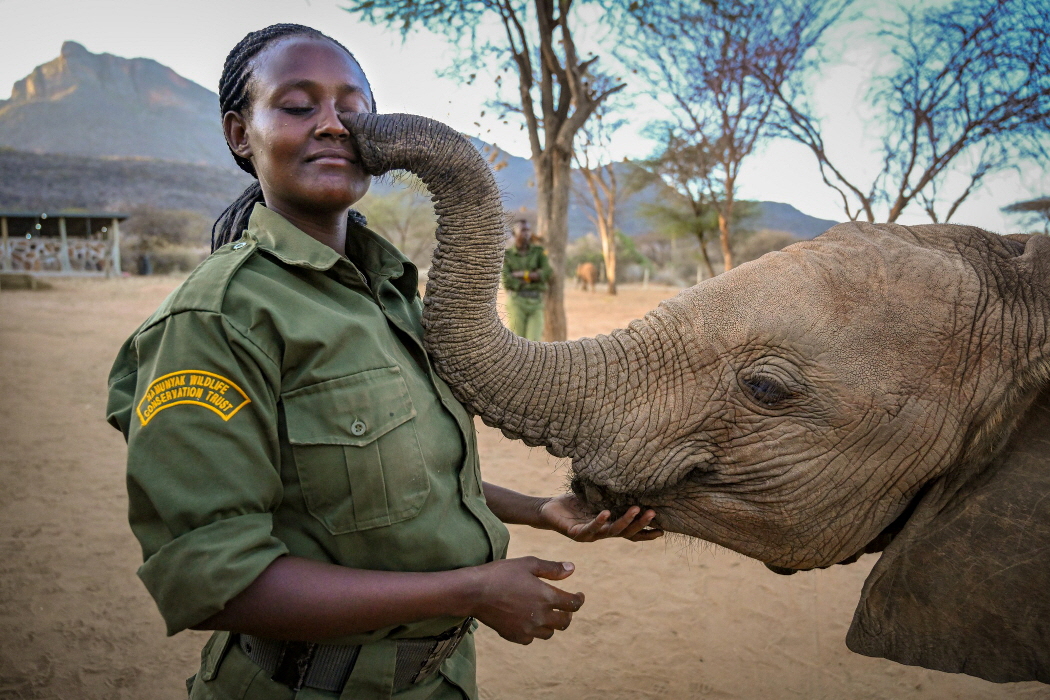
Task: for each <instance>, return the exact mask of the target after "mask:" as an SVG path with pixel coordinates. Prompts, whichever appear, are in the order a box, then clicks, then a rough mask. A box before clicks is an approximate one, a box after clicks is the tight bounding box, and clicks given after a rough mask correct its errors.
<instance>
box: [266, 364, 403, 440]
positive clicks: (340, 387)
mask: <svg viewBox="0 0 1050 700" xmlns="http://www.w3.org/2000/svg"><path fill="white" fill-rule="evenodd" d="M281 400H282V401H283V402H284V411H285V417H286V419H287V421H288V440H289V442H291V443H292V444H293V445H354V446H357V447H360V446H361V445H367V444H368V443H370V442H372V441H374V440H376V439H378V438H379V437H381V436H383V435H385V434H387V433H389V432H390V431H391V430H393V429H394V428H396V427H397V426H399V425H401V424H402V423H404V422H406V421H408V420H411V419H412V418H413V417H415V415H416V409H415V407H414V406H413V405H412V399H411V398H410V397H409V395H408V385H407V384H405V380H404V379H403V378H402V376H401V370H400V368H398V367H382V368H379V369H369V370H365V371H363V372H355V373H354V374H350V375H347V376H345V377H339V378H337V379H330V380H328V381H326V382H319V383H317V384H311V385H310V386H306V387H303V388H302V389H296V390H295V391H290V392H288V393H287V394H284V395H283V396H282V397H281Z"/></svg>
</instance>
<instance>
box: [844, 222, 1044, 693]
mask: <svg viewBox="0 0 1050 700" xmlns="http://www.w3.org/2000/svg"><path fill="white" fill-rule="evenodd" d="M1011 238H1013V239H1014V240H1016V241H1019V242H1026V243H1028V245H1026V246H1025V248H1026V250H1025V252H1024V254H1023V255H1021V256H1019V257H1018V258H1015V261H1016V262H1017V263H1018V264H1019V265H1022V266H1026V267H1027V272H1029V273H1031V274H1033V277H1031V278H1029V279H1031V280H1032V286H1030V287H1029V288H1028V290H1027V293H1029V294H1031V293H1034V294H1035V295H1037V296H1038V297H1040V298H1038V299H1036V300H1035V302H1036V303H1035V308H1034V309H1033V311H1036V314H1037V317H1039V320H1040V323H1036V324H1032V325H1031V326H1030V328H1031V329H1032V333H1033V335H1038V334H1039V333H1040V332H1044V331H1040V330H1038V328H1039V327H1040V326H1043V327H1045V326H1046V325H1047V322H1050V318H1046V319H1043V318H1041V316H1045V315H1046V314H1048V313H1050V311H1048V309H1050V290H1046V289H1040V286H1043V287H1045V286H1046V284H1047V282H1046V278H1045V276H1046V275H1047V273H1048V272H1050V270H1046V269H1045V268H1046V267H1048V266H1050V262H1048V261H1050V245H1048V244H1050V238H1048V237H1045V236H1032V237H1031V238H1032V240H1028V239H1027V237H1024V238H1022V237H1011ZM1035 239H1046V240H1035ZM1026 258H1027V260H1026ZM1029 340H1030V342H1033V343H1034V347H1033V350H1034V352H1035V355H1034V356H1032V357H1029V358H1028V360H1029V361H1030V362H1031V364H1030V365H1029V366H1028V368H1027V370H1028V371H1027V374H1028V375H1029V377H1030V379H1029V381H1028V382H1025V383H1026V384H1028V386H1029V387H1032V385H1033V384H1034V385H1035V389H1034V394H1033V393H1028V396H1029V397H1033V396H1034V398H1029V399H1028V400H1027V401H1025V402H1024V403H1022V408H1023V407H1024V405H1025V404H1027V409H1025V410H1023V411H1021V412H1019V413H1020V418H1019V419H1018V420H1017V421H1016V422H1015V423H1013V426H1011V427H1012V430H1011V431H1010V432H1009V437H1008V438H1007V439H1006V441H1005V444H1004V445H1003V447H1002V448H1001V449H1000V450H999V451H998V452H997V454H996V456H995V457H994V458H993V459H992V460H991V461H990V462H989V463H988V464H987V465H985V466H984V467H983V468H981V469H980V471H979V472H978V473H977V474H976V476H974V477H972V478H970V479H968V480H966V481H965V483H962V484H959V483H953V478H952V477H950V476H949V477H944V478H942V479H940V480H938V481H935V482H932V483H930V484H928V486H927V488H926V489H925V491H924V492H923V494H922V495H921V496H920V498H919V500H918V502H917V503H916V504H915V510H914V513H913V514H912V516H911V517H910V518H909V519H908V521H907V524H905V526H904V528H903V529H902V530H901V532H900V533H899V534H898V535H897V536H896V537H895V538H894V540H893V541H892V542H891V543H890V544H889V545H888V546H887V547H886V549H885V551H884V552H883V555H882V558H881V559H880V560H879V561H878V563H877V564H876V565H875V568H874V569H872V572H871V574H870V575H869V576H868V580H867V581H866V582H865V584H864V590H863V593H862V594H861V600H860V604H859V605H858V607H857V611H856V613H855V614H854V617H853V624H852V625H851V627H850V630H849V633H848V635H847V636H846V645H847V646H848V647H849V648H850V649H852V650H853V651H855V652H857V653H859V654H865V655H867V656H880V657H885V658H887V659H891V660H893V661H897V662H900V663H903V664H910V665H914V666H923V667H925V668H932V669H936V670H940V671H948V672H951V673H966V674H969V675H972V676H978V677H980V678H984V679H986V680H990V681H995V682H1009V681H1028V680H1037V681H1042V682H1043V683H1050V381H1048V379H1047V371H1046V367H1047V364H1048V355H1050V350H1048V348H1047V339H1046V338H1040V337H1030V338H1029Z"/></svg>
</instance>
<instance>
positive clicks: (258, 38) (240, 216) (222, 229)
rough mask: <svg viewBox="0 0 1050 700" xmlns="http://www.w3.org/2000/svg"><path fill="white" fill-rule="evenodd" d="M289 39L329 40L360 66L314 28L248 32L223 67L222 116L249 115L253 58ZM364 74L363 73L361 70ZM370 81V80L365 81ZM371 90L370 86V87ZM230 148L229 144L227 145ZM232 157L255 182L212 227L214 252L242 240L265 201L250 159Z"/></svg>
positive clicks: (281, 27)
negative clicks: (257, 204)
mask: <svg viewBox="0 0 1050 700" xmlns="http://www.w3.org/2000/svg"><path fill="white" fill-rule="evenodd" d="M290 36H306V37H312V38H316V39H324V40H326V41H330V42H332V43H333V44H335V45H336V46H338V47H339V48H341V49H342V50H343V51H346V53H347V55H348V56H349V57H350V60H352V61H353V62H354V63H358V61H357V59H356V58H355V57H354V54H352V53H350V50H349V49H347V48H346V47H345V46H343V45H342V44H341V43H339V42H338V41H336V40H335V39H333V38H332V37H330V36H328V35H327V34H325V33H323V32H319V31H317V30H316V29H314V28H313V27H307V26H305V25H302V24H271V25H270V26H269V27H266V28H264V29H260V30H258V31H254V32H249V33H248V34H247V35H246V36H245V37H244V38H243V39H241V40H240V42H238V43H237V45H236V46H234V47H233V50H232V51H230V53H229V55H228V56H226V63H225V64H224V65H223V67H222V77H221V78H219V115H220V116H224V115H225V114H226V113H227V112H231V111H232V112H240V113H241V114H247V112H248V110H249V108H250V107H251V91H250V87H251V81H252V76H253V68H254V66H253V64H252V59H254V58H255V57H256V56H258V55H259V53H260V52H261V51H262V50H263V49H265V48H266V47H267V46H269V45H270V44H272V43H273V42H275V41H278V40H279V39H284V38H285V37H290ZM360 65H361V64H360V63H358V67H360ZM362 72H363V71H362ZM365 80H366V81H367V80H368V79H367V78H365ZM369 91H371V85H369ZM375 111H376V103H375V97H373V98H372V112H373V113H374V112H375ZM226 146H227V148H229V144H228V143H227V144H226ZM230 154H231V155H233V160H234V161H235V162H236V163H237V165H238V167H240V169H241V170H243V171H244V172H246V173H248V174H249V175H251V176H252V177H253V178H255V182H253V183H252V184H250V185H248V188H247V189H245V190H244V192H242V193H241V195H240V196H239V197H238V198H237V199H235V200H234V201H233V203H232V204H230V206H228V207H226V209H225V211H223V212H222V214H220V215H219V218H218V219H216V220H215V223H214V224H213V225H212V227H211V249H212V252H215V251H216V250H218V249H219V248H221V247H222V246H224V245H226V244H227V243H229V242H231V241H235V240H237V239H238V238H240V237H241V234H242V233H243V232H244V230H245V229H246V228H248V218H249V217H250V216H251V213H252V209H253V208H254V207H255V205H256V203H261V202H262V201H263V194H262V188H261V187H260V186H259V179H258V175H256V173H255V167H254V166H253V165H252V162H251V161H250V160H248V159H247V158H242V157H241V156H239V155H237V154H236V153H234V152H233V149H232V148H230ZM349 216H350V217H351V218H352V219H354V220H355V221H358V220H361V219H363V217H362V216H361V215H360V214H359V213H358V212H356V211H353V210H351V211H350V214H349Z"/></svg>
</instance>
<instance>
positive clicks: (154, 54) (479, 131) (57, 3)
mask: <svg viewBox="0 0 1050 700" xmlns="http://www.w3.org/2000/svg"><path fill="white" fill-rule="evenodd" d="M868 2H869V3H870V4H869V6H868V7H869V9H870V8H872V7H882V6H885V4H884V3H878V0H868ZM340 4H341V3H340V0H90V1H85V0H0V25H2V26H4V27H6V28H8V31H6V32H5V34H4V41H3V42H0V94H3V95H5V96H6V95H7V94H8V93H9V90H10V86H12V85H13V84H14V82H15V81H16V80H19V79H21V78H23V77H24V76H26V75H27V74H28V73H30V72H31V71H32V70H33V68H34V67H36V66H37V65H40V64H42V63H46V62H48V61H50V60H52V59H54V58H55V57H56V56H58V53H59V48H60V47H61V45H62V42H63V41H65V40H73V41H77V42H79V43H81V44H83V45H84V46H85V47H87V49H88V50H90V51H92V52H94V53H103V52H105V53H112V54H115V55H118V56H123V57H126V58H132V57H139V56H143V57H147V58H152V59H154V60H156V61H159V62H160V63H162V64H164V65H166V66H169V67H170V68H172V69H174V70H175V71H176V72H177V73H179V74H180V75H183V76H185V77H187V78H189V79H191V80H193V81H195V82H197V83H200V84H201V85H203V86H205V87H207V88H208V89H210V90H212V91H215V90H217V86H218V80H219V74H220V73H221V70H222V64H223V61H224V60H225V58H226V54H227V53H228V52H229V50H230V49H231V48H232V47H233V46H234V45H235V44H236V43H237V42H238V41H240V39H241V38H242V37H243V36H244V35H245V34H246V33H248V32H249V31H252V30H254V29H259V28H261V27H264V26H266V25H269V24H272V23H275V22H295V23H299V24H306V25H309V26H312V27H315V28H317V29H320V30H321V31H323V32H325V33H326V34H329V35H331V36H332V37H334V38H336V39H338V40H339V41H341V42H342V43H343V44H344V45H346V46H347V47H348V48H350V50H351V51H353V52H354V54H355V55H356V56H357V58H358V60H359V61H360V63H361V65H362V67H363V68H364V70H365V73H366V74H367V75H368V77H369V80H370V82H371V83H372V86H373V89H374V92H375V94H376V99H377V102H378V104H379V107H380V110H381V111H384V112H410V113H415V114H423V115H426V116H428V117H432V118H435V119H439V120H441V121H444V122H446V123H448V124H450V125H452V126H453V127H455V128H457V129H458V130H460V131H462V132H464V133H467V134H469V135H472V136H478V137H480V138H482V139H483V140H485V141H488V142H490V143H496V144H497V145H498V146H500V148H502V149H504V150H505V151H507V152H509V153H512V154H514V155H519V156H523V157H528V155H529V149H528V142H527V138H526V136H525V132H524V131H522V130H521V128H520V123H518V122H515V121H514V119H513V117H511V118H510V119H507V120H506V121H507V122H508V123H506V124H504V123H503V122H504V120H503V119H501V118H500V116H499V115H498V114H496V113H495V112H494V111H493V110H492V109H491V108H487V105H486V102H487V101H488V100H490V99H492V98H493V97H494V87H493V78H494V76H495V72H493V71H491V70H490V71H480V72H479V77H478V78H477V79H476V80H475V81H473V83H472V84H466V82H465V81H463V80H461V79H460V80H457V79H456V78H455V77H454V76H449V75H445V74H447V73H449V72H450V71H449V70H448V69H449V68H450V66H452V65H454V59H455V57H456V56H457V55H459V54H458V52H457V49H456V47H455V46H452V45H450V44H449V43H448V41H447V40H446V39H445V38H443V37H441V36H437V35H433V34H428V33H426V32H413V33H412V34H410V35H409V36H408V37H407V38H406V39H405V41H402V37H401V34H400V33H399V32H397V31H389V30H385V29H382V28H377V27H373V26H371V25H368V24H366V23H364V22H363V21H362V20H360V19H359V18H357V17H356V16H354V15H351V14H349V13H348V12H346V11H344V10H343V9H341V7H340ZM860 7H861V8H862V9H863V8H864V7H865V6H864V3H863V2H861V4H860ZM869 14H870V13H869ZM598 24H599V23H597V22H593V21H592V22H585V23H584V24H583V26H582V30H581V38H580V43H581V45H582V44H592V45H596V42H599V41H600V36H598V35H597V30H595V29H593V28H594V27H597V26H598ZM869 26H870V25H868V24H865V22H864V21H863V19H861V20H859V21H853V22H849V23H843V24H842V25H840V26H839V27H838V28H837V29H836V30H834V31H833V32H832V33H831V34H830V35H829V36H828V42H827V43H828V53H829V55H831V56H834V57H835V60H834V63H833V64H831V65H829V66H828V67H827V68H826V69H825V70H824V71H823V72H822V73H821V74H820V75H819V76H817V77H816V78H815V80H814V83H813V95H814V103H815V105H816V108H817V111H818V113H819V114H820V116H821V117H822V118H823V120H824V125H825V130H824V135H825V139H826V142H827V143H828V146H829V150H830V152H831V153H833V154H835V156H834V158H835V160H836V161H838V162H842V163H845V164H846V168H845V170H846V171H847V172H848V173H849V174H851V175H855V176H856V177H857V179H858V180H862V181H863V180H864V177H865V175H867V176H868V179H869V181H870V177H871V176H873V175H874V174H875V173H876V172H877V170H878V165H879V160H878V154H877V142H876V141H875V140H874V139H873V134H874V131H873V127H872V118H873V117H875V116H877V115H876V114H874V112H873V110H872V108H871V107H870V106H869V105H868V103H867V101H866V99H865V98H866V96H867V80H868V78H869V77H870V75H871V72H872V69H873V67H877V66H880V65H885V61H886V60H887V56H886V52H885V49H884V47H883V46H882V45H880V43H879V41H878V40H877V39H874V38H872V36H871V35H870V34H869V33H868V32H867V28H868V27H869ZM590 32H594V33H595V36H589V33H590ZM602 60H607V59H606V58H605V57H603V59H602ZM442 69H444V71H443V72H444V73H445V74H442ZM472 72H473V71H472ZM628 80H630V76H629V74H628ZM631 102H632V103H633V106H632V107H631V108H630V111H629V112H626V113H625V114H623V116H624V117H627V125H626V126H625V127H624V128H623V129H621V130H620V131H619V132H617V134H616V137H615V140H614V145H613V147H612V154H611V155H612V156H613V157H615V158H617V159H619V158H624V157H631V158H638V157H645V156H647V155H649V154H650V153H651V151H652V149H653V144H652V143H651V142H650V141H648V140H647V139H646V138H644V136H642V134H641V131H642V128H643V127H644V125H645V124H646V123H647V122H648V121H650V120H651V119H653V118H658V117H660V116H663V115H662V114H661V111H660V109H659V107H658V106H657V105H656V103H655V102H654V101H653V100H651V99H648V98H646V97H644V96H642V95H639V96H638V97H637V98H636V99H634V100H631ZM483 112H484V116H482V113H483ZM216 123H217V124H218V120H216ZM1047 193H1050V173H1048V172H1047V170H1045V169H1043V168H1040V167H1038V166H1036V165H1034V164H1027V165H1025V166H1023V167H1021V168H1019V169H1016V170H1009V171H1005V172H1003V173H1000V174H998V175H996V176H993V177H989V178H987V179H986V184H985V185H984V187H983V188H982V189H981V190H979V191H978V192H976V193H975V194H974V195H971V197H970V198H969V200H968V201H967V202H966V203H965V204H964V205H963V207H962V208H961V209H960V211H959V212H958V214H957V215H956V216H955V218H954V219H953V222H955V223H967V224H972V225H976V226H981V227H983V228H987V229H989V230H993V231H998V232H1009V231H1013V230H1018V229H1019V225H1018V222H1017V220H1016V219H1013V218H1010V217H1007V216H1006V215H1004V214H1002V212H1001V211H1000V207H1002V206H1004V205H1006V204H1009V203H1011V202H1014V201H1017V200H1020V199H1028V198H1032V197H1036V196H1040V195H1044V194H1047ZM739 196H740V197H742V198H746V199H758V200H769V201H777V202H787V203H789V204H792V205H793V206H795V207H796V208H798V209H799V210H801V211H803V212H805V213H807V214H810V215H812V216H817V217H821V218H825V219H833V220H842V219H844V218H845V215H844V213H843V210H842V206H841V203H840V200H839V198H838V195H837V194H836V193H835V192H834V191H832V190H831V189H829V188H828V187H827V186H826V185H824V183H823V182H822V181H821V179H820V176H819V172H818V170H817V167H816V162H815V160H814V158H813V157H812V155H810V153H809V152H808V151H807V150H805V149H804V148H803V147H802V146H800V145H798V144H793V143H790V142H787V141H773V142H770V143H768V144H767V145H765V146H764V147H763V148H762V149H761V150H760V151H759V152H757V153H756V154H754V155H753V156H752V157H751V158H750V159H749V160H748V161H746V162H745V165H744V167H743V169H742V173H741V188H740V193H739ZM900 222H901V223H906V224H908V223H928V219H927V218H926V216H925V214H923V213H922V212H921V210H920V208H919V207H918V206H915V205H913V207H912V208H911V209H909V210H908V211H907V212H906V214H905V215H904V216H903V217H902V218H901V220H900Z"/></svg>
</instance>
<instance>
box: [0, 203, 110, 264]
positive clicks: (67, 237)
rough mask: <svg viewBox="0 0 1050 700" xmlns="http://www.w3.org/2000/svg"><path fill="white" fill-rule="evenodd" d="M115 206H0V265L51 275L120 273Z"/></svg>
mask: <svg viewBox="0 0 1050 700" xmlns="http://www.w3.org/2000/svg"><path fill="white" fill-rule="evenodd" d="M127 218H128V215H127V214H120V213H116V212H85V211H63V210H58V211H50V212H26V211H3V210H0V270H2V271H3V272H20V273H26V272H30V273H42V274H51V275H106V276H115V275H120V222H121V221H123V220H125V219H127Z"/></svg>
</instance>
